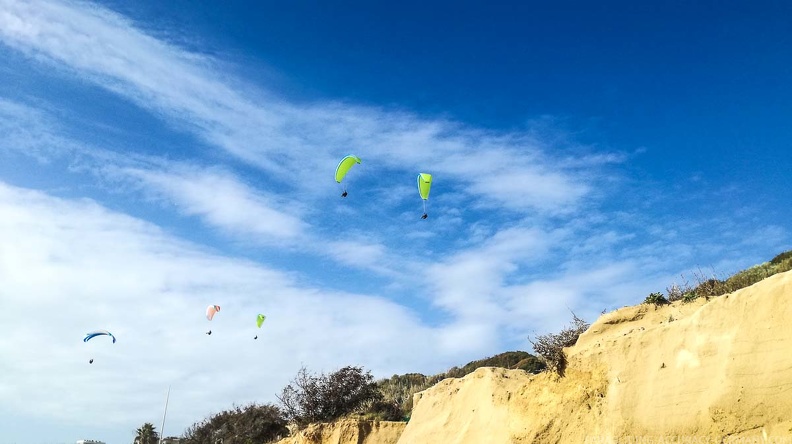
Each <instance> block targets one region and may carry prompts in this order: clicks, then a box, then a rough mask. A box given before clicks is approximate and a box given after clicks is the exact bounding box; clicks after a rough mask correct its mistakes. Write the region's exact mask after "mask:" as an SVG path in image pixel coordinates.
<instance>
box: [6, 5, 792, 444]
mask: <svg viewBox="0 0 792 444" xmlns="http://www.w3.org/2000/svg"><path fill="white" fill-rule="evenodd" d="M515 3H517V2H515ZM790 12H792V6H789V5H788V4H786V3H783V2H754V3H752V4H751V5H745V4H737V3H732V4H729V3H724V2H698V3H696V4H695V5H688V4H685V5H683V4H681V3H680V4H679V5H676V6H674V7H671V6H669V5H668V4H666V3H665V2H663V3H660V2H658V3H650V2H643V3H641V4H635V3H634V2H632V3H628V2H605V3H602V2H600V3H598V4H597V5H596V6H593V5H582V4H577V3H574V2H562V3H554V5H553V6H548V5H542V4H537V3H536V2H519V4H509V3H504V2H501V3H498V4H495V5H491V4H488V5H484V4H483V3H480V4H475V3H469V2H454V3H440V2H433V3H431V4H428V5H427V4H426V3H418V2H403V3H400V4H399V7H398V8H393V7H386V6H385V5H380V4H374V3H371V2H345V3H343V4H335V5H330V4H325V5H317V4H314V3H309V2H289V3H288V4H284V2H265V3H264V4H261V2H249V3H248V2H223V3H222V4H220V3H219V2H217V3H215V2H206V1H203V2H192V1H191V2H187V1H171V2H145V1H139V2H134V3H129V2H119V1H108V2H104V3H91V2H70V1H60V0H50V1H39V0H35V1H27V2H17V1H12V0H3V1H0V60H2V61H1V62H0V134H1V135H2V137H0V246H2V247H1V248H0V281H2V282H3V285H2V286H0V300H1V301H2V303H3V306H4V310H3V311H2V312H0V322H2V324H3V325H4V328H5V333H6V335H5V337H6V339H5V340H4V341H0V354H2V356H4V359H3V360H2V361H0V373H2V374H3V375H4V378H2V380H0V430H3V436H2V437H0V443H6V442H8V443H16V442H20V443H21V442H25V443H61V442H74V441H76V440H78V439H89V438H90V439H102V440H104V441H106V442H108V443H111V444H115V443H122V442H129V440H131V439H132V436H133V431H134V429H135V428H136V427H139V426H140V425H141V424H142V423H144V422H153V423H155V424H156V425H157V427H158V428H159V420H160V415H161V408H162V404H163V401H164V399H163V398H164V394H165V391H166V390H167V387H168V386H169V385H170V386H171V387H172V392H171V404H170V409H169V412H168V423H167V424H166V430H165V434H166V435H178V434H181V433H182V431H183V430H184V429H185V428H186V427H188V426H189V425H191V424H192V423H194V422H196V421H199V420H201V419H202V418H204V417H205V416H207V415H209V414H211V413H212V412H218V411H220V410H222V409H225V408H228V407H230V406H232V405H233V404H234V403H236V404H244V403H247V402H274V401H275V394H276V393H279V392H280V390H281V388H282V387H283V386H284V385H285V384H287V383H288V381H289V380H290V379H291V378H292V377H293V376H294V374H295V373H296V371H297V370H298V369H299V367H300V366H301V365H305V366H307V367H308V368H309V369H311V370H313V371H332V370H334V369H336V368H339V367H341V366H344V365H349V364H352V365H363V366H364V367H365V368H367V369H370V370H371V371H372V372H373V373H374V374H375V376H377V377H387V376H390V375H392V374H394V373H404V372H422V373H426V374H431V373H437V372H440V371H444V370H446V369H448V368H449V367H451V366H454V365H460V364H464V363H465V362H468V361H470V360H473V359H477V358H481V357H484V356H488V355H493V354H496V353H499V352H502V351H506V350H513V349H524V350H526V349H530V344H529V343H528V341H527V337H528V335H533V334H537V333H542V332H546V331H550V330H556V329H558V328H560V327H561V326H562V325H564V324H565V323H566V322H568V320H569V319H570V315H569V310H570V309H572V310H574V311H575V312H576V313H577V314H579V315H581V316H582V317H584V318H586V319H588V320H590V321H593V320H595V319H596V317H597V315H598V314H599V313H600V312H601V311H602V310H603V309H614V308H617V307H620V306H623V305H628V304H634V303H637V302H640V301H641V300H642V299H643V298H644V297H645V296H646V295H647V294H648V293H649V292H653V291H663V290H664V289H665V288H666V287H667V286H669V285H671V284H672V283H674V282H677V283H679V282H680V281H681V280H682V279H683V277H682V276H681V275H684V276H687V277H688V278H689V279H691V280H692V273H693V272H694V271H696V270H699V269H701V270H703V271H704V272H705V273H709V274H713V273H714V274H716V275H718V276H721V277H722V276H725V275H727V274H729V273H732V272H735V271H737V270H740V269H742V268H746V267H749V266H751V265H754V264H757V263H760V262H763V261H765V260H768V259H769V258H771V257H772V256H773V255H775V254H776V253H778V252H781V251H784V250H787V249H790V248H792V246H791V245H790V244H791V243H792V242H791V241H790V235H789V230H788V228H787V226H788V224H787V223H786V222H787V221H788V220H789V219H790V216H791V215H792V214H790V213H792V212H791V211H790V209H789V206H788V202H790V200H791V198H792V191H790V188H789V187H788V186H786V178H787V177H788V171H790V170H792V160H790V157H789V155H788V153H789V140H790V136H792V134H791V133H792V130H791V129H790V126H789V125H788V120H789V117H790V114H791V113H790V111H792V109H790V107H792V105H790V104H792V86H790V82H789V78H790V75H789V74H790V70H791V69H792V51H791V50H790V49H789V48H791V47H792V41H790V40H792V29H790V27H789V24H788V23H789V18H790ZM350 153H352V154H356V155H358V156H360V157H361V158H362V163H361V164H360V165H357V166H356V167H355V168H353V170H352V171H351V172H350V174H349V176H348V177H347V180H346V182H347V189H348V190H349V197H347V198H346V199H342V198H341V197H340V193H341V190H342V188H341V186H340V185H338V184H336V183H335V182H334V181H333V179H332V177H333V172H334V169H335V166H336V164H337V162H338V160H339V159H340V158H342V157H343V156H344V155H346V154H350ZM419 172H429V173H432V174H433V176H434V184H433V188H432V192H431V195H430V199H429V202H428V212H429V218H428V219H427V220H421V219H420V215H421V214H422V204H421V199H420V197H419V196H418V192H417V189H416V186H415V178H416V175H417V174H418V173H419ZM209 304H218V305H220V306H221V307H222V310H221V312H220V313H219V314H218V315H217V317H216V318H215V319H214V320H213V321H211V325H210V323H209V322H208V321H207V320H206V319H205V318H204V315H203V312H204V310H205V308H206V306H207V305H209ZM258 313H265V314H267V316H268V317H267V321H266V323H265V325H264V327H263V328H262V330H261V331H259V332H257V331H255V329H254V326H255V323H254V320H255V316H256V314H258ZM209 328H212V330H213V332H214V333H213V335H212V336H211V337H208V336H206V335H204V332H205V331H206V330H207V329H209ZM95 329H108V330H111V331H113V333H114V334H115V335H116V336H117V337H118V342H117V343H116V344H114V345H112V346H109V345H108V344H107V343H102V342H99V341H96V340H93V341H91V342H89V343H87V344H86V343H83V342H82V337H83V336H84V334H85V333H87V332H88V331H92V330H95ZM256 333H258V336H259V339H258V340H256V341H254V340H253V339H252V336H253V335H255V334H256ZM99 339H101V338H99ZM90 358H94V359H95V363H94V364H93V365H89V364H88V363H87V361H88V359H90ZM99 417H101V418H102V421H99V422H98V421H97V420H96V418H99Z"/></svg>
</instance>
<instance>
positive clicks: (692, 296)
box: [682, 291, 699, 304]
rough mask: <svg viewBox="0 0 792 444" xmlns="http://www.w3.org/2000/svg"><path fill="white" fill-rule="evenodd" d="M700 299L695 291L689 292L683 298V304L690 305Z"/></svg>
mask: <svg viewBox="0 0 792 444" xmlns="http://www.w3.org/2000/svg"><path fill="white" fill-rule="evenodd" d="M698 297H699V295H698V294H696V292H695V291H688V292H687V293H685V294H684V295H683V296H682V303H683V304H689V303H691V302H693V301H695V300H696V299H698Z"/></svg>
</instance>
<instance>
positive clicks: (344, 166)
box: [335, 154, 360, 197]
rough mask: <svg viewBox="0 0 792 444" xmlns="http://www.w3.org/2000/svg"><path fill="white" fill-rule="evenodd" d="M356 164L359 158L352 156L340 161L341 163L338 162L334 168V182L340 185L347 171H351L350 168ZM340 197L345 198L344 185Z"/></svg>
mask: <svg viewBox="0 0 792 444" xmlns="http://www.w3.org/2000/svg"><path fill="white" fill-rule="evenodd" d="M357 163H360V157H358V156H353V155H351V154H350V155H349V156H346V157H344V158H343V159H341V162H339V163H338V166H337V167H336V171H335V181H336V182H338V183H341V181H342V180H344V177H346V175H347V173H348V172H349V170H350V169H352V167H353V166H354V165H355V164H357ZM341 197H347V190H346V185H344V192H343V193H341Z"/></svg>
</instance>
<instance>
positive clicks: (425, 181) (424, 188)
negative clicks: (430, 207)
mask: <svg viewBox="0 0 792 444" xmlns="http://www.w3.org/2000/svg"><path fill="white" fill-rule="evenodd" d="M430 188H432V175H431V174H429V173H420V174H418V194H420V195H421V199H423V209H424V214H423V216H421V219H426V218H427V217H429V215H428V214H426V201H427V200H429V189H430Z"/></svg>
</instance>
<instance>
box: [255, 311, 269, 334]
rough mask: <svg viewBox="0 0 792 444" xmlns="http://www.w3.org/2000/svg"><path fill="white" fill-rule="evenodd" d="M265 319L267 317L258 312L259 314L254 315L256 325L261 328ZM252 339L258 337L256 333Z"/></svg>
mask: <svg viewBox="0 0 792 444" xmlns="http://www.w3.org/2000/svg"><path fill="white" fill-rule="evenodd" d="M265 319H267V317H266V316H264V315H263V314H261V313H259V315H258V316H256V327H258V328H261V324H263V323H264V320H265ZM253 339H258V335H256V336H254V337H253Z"/></svg>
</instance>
